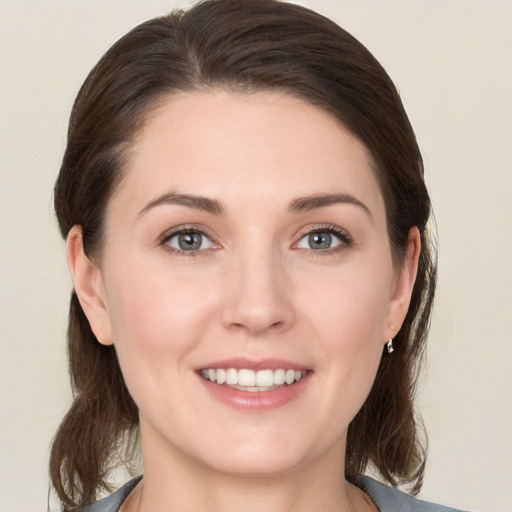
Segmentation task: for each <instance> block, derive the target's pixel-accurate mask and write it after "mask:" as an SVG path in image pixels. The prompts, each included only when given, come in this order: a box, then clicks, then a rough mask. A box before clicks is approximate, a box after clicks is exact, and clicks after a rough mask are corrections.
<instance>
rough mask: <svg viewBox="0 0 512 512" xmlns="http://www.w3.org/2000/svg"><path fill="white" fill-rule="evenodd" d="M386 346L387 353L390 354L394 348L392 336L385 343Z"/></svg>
mask: <svg viewBox="0 0 512 512" xmlns="http://www.w3.org/2000/svg"><path fill="white" fill-rule="evenodd" d="M386 347H387V348H388V354H391V353H392V352H393V351H394V350H395V349H394V348H393V338H391V339H390V340H389V341H388V342H387V343H386Z"/></svg>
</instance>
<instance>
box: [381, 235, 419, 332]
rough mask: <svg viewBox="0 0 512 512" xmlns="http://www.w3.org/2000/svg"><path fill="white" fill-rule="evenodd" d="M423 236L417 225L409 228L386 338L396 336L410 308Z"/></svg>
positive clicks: (390, 304) (391, 305)
mask: <svg viewBox="0 0 512 512" xmlns="http://www.w3.org/2000/svg"><path fill="white" fill-rule="evenodd" d="M420 249H421V238H420V232H419V230H418V228H417V227H416V226H414V227H412V228H411V229H410V230H409V235H408V238H407V247H406V250H405V255H404V259H403V262H402V265H401V267H400V268H399V269H398V270H397V274H396V279H395V286H394V289H393V294H392V297H391V301H390V303H389V313H388V325H387V326H386V334H385V336H384V339H385V340H386V341H388V340H389V339H390V338H393V337H394V336H396V334H397V332H398V331H399V330H400V327H401V326H402V323H403V321H404V319H405V316H406V315H407V311H408V310H409V304H410V302H411V295H412V290H413V287H414V283H415V281H416V274H417V272H418V259H419V257H420Z"/></svg>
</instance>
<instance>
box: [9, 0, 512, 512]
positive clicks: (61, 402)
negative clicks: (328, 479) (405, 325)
mask: <svg viewBox="0 0 512 512" xmlns="http://www.w3.org/2000/svg"><path fill="white" fill-rule="evenodd" d="M300 3H303V4H305V5H308V6H310V7H313V8H314V9H316V10H318V11H320V12H322V13H324V14H327V15H328V16H330V17H332V18H334V19H335V20H336V21H337V22H339V23H340V24H341V25H342V26H343V27H345V28H347V29H348V30H349V31H350V32H352V33H353V34H354V35H355V36H356V37H358V38H360V39H361V41H362V42H363V43H364V44H366V45H367V46H368V47H369V48H370V50H372V51H373V52H374V54H375V55H376V57H377V58H378V59H379V60H380V61H381V62H382V63H383V65H384V67H386V68H387V70H388V71H389V73H390V74H391V76H392V78H393V79H394V80H395V82H396V83H397V84H398V86H399V89H400V91H401V93H402V96H403V99H404V103H405V105H406V108H407V110H408V112H409V114H410V117H411V119H412V123H413V125H414V126H415V128H416V131H417V136H418V139H419V142H420V146H421V147H422V150H423V154H424V157H425V163H426V172H427V181H428V184H429V187H430V190H431V194H432V199H433V203H434V207H435V211H436V217H437V222H438V226H439V240H440V281H439V294H438V302H437V310H436V314H435V318H434V323H433V329H432V334H431V339H430V348H429V358H428V365H427V368H426V372H425V377H424V379H423V384H422V386H421V389H420V393H419V403H420V405H421V409H422V412H423V415H424V418H425V422H426V424H427V428H428V431H429V433H430V459H429V464H428V468H427V479H426V482H425V486H424V490H423V492H422V496H423V497H424V498H425V499H429V500H434V501H438V502H444V503H446V504H451V505H454V506H457V507H460V508H464V509H469V510H479V511H482V512H483V511H487V512H498V511H499V512H505V511H512V498H510V490H509V488H508V486H509V485H510V484H509V480H510V478H511V477H512V441H511V437H512V432H511V430H512V429H511V425H512V406H511V398H512V391H511V390H512V372H511V370H510V366H511V365H510V359H511V357H512V334H511V331H512V326H511V323H512V322H511V319H512V269H511V268H512V227H511V225H512V201H511V191H512V164H511V162H512V136H511V128H510V125H511V122H512V71H511V69H512V66H511V57H510V55H511V53H512V2H511V1H510V0H489V1H488V0H480V1H478V0H428V1H427V0H423V1H419V0H395V1H391V0H384V1H383V0H380V1H378V0H374V1H370V0H357V1H356V0H311V1H304V2H300ZM173 5H176V2H174V3H173V2H172V1H169V0H168V1H164V0H151V1H150V0H144V1H143V0H138V1H135V0H108V1H103V0H89V1H85V0H80V1H78V0H74V1H72V0H67V1H65V0H60V1H58V0H40V1H39V0H32V1H31V0H0V173H1V176H0V209H1V210H0V259H1V261H0V300H1V303H0V343H1V346H0V350H1V353H0V371H1V373H0V378H1V382H0V393H1V395H0V400H1V403H0V410H1V420H0V421H1V424H0V429H1V430H0V443H1V446H0V471H1V473H0V496H1V498H0V500H1V501H0V503H1V504H0V510H2V511H6V512H7V511H17V512H25V511H26V512H29V511H31V512H32V511H37V510H45V509H46V496H47V476H46V464H47V456H48V445H49V443H50V440H51V437H52V435H53V432H54V430H55V428H56V426H57V424H58V422H59V420H60V418H61V416H62V414H63V413H64V412H65V411H66V407H67V405H68V403H69V399H70V393H69V386H68V379H67V370H66V365H65V348H64V347H65V344H64V336H65V325H66V315H67V302H68V293H69V290H70V283H69V279H68V277H67V270H66V264H65V261H64V251H63V243H62V242H61V241H60V240H59V237H58V234H57V231H56V228H55V221H54V219H53V213H52V206H51V192H52V186H53V182H54V179H55V177H56V174H57V172H58V168H59V161H60V158H61V156H62V153H63V148H64V144H65V136H66V135H65V134H66V125H67V117H68V114H69V111H70V108H71V104H72V101H73V98H74V96H75V94H76V92H77V90H78V87H79V86H80V84H81V82H82V81H83V79H84V78H85V75H86V73H87V72H88V70H89V69H90V68H91V67H92V66H93V64H94V63H95V62H96V61H97V59H98V58H99V57H100V55H101V54H102V53H103V52H104V51H105V50H106V49H107V47H108V46H109V45H110V44H111V43H113V42H114V41H115V40H116V39H117V38H118V37H119V36H121V35H122V34H123V33H124V32H125V31H126V30H127V29H129V28H131V27H132V26H133V25H135V24H136V23H139V22H140V21H143V20H145V19H147V18H149V17H152V16H154V15H158V14H162V13H165V12H166V11H168V10H169V9H170V8H171V7H172V6H173Z"/></svg>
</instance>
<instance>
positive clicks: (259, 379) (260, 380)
mask: <svg viewBox="0 0 512 512" xmlns="http://www.w3.org/2000/svg"><path fill="white" fill-rule="evenodd" d="M273 385H274V372H273V371H272V370H260V371H259V372H258V373H257V374H256V386H273Z"/></svg>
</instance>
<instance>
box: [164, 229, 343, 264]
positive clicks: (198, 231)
mask: <svg viewBox="0 0 512 512" xmlns="http://www.w3.org/2000/svg"><path fill="white" fill-rule="evenodd" d="M315 233H329V234H331V235H334V236H335V237H336V238H338V239H339V240H340V243H339V244H338V245H335V246H334V247H331V248H328V249H323V250H318V249H317V250H315V249H307V248H301V247H297V245H298V244H299V243H300V241H301V240H303V239H304V238H305V237H306V236H310V235H313V234H315ZM181 234H198V235H201V236H204V237H206V238H207V239H208V240H210V241H211V243H212V244H216V243H215V242H214V240H213V238H212V237H211V236H210V235H209V234H208V233H206V232H205V231H204V230H202V229H199V228H196V227H188V226H179V227H177V228H174V229H173V230H172V231H171V232H166V233H164V234H163V235H162V236H161V238H160V244H161V245H162V246H163V247H164V249H165V250H166V251H168V252H170V253H171V254H173V255H178V256H183V257H193V258H195V257H197V256H206V255H207V254H208V253H209V252H210V251H211V250H212V248H208V249H193V250H190V251H186V250H183V249H177V248H175V247H171V246H170V245H169V241H170V240H171V239H172V238H174V237H175V236H178V235H181ZM217 245H218V244H217ZM351 245H353V239H352V237H351V236H350V235H349V234H348V233H347V232H346V231H345V230H342V229H340V228H338V227H337V226H333V225H330V224H326V225H323V226H317V227H315V228H313V229H309V230H305V231H303V232H302V233H301V234H300V236H299V240H298V241H297V242H295V243H294V244H293V247H294V248H295V250H299V251H303V252H304V251H305V252H307V253H309V254H313V255H315V256H319V257H320V256H325V255H329V254H333V253H337V252H340V251H343V250H344V249H347V248H348V247H350V246H351ZM213 250H215V249H213Z"/></svg>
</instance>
